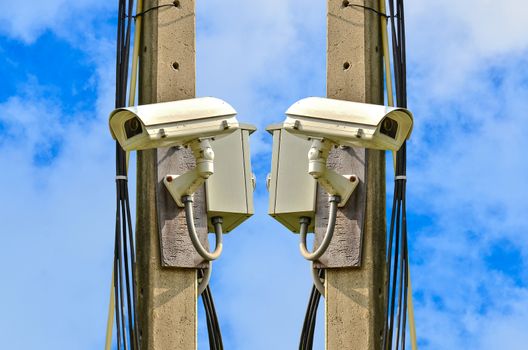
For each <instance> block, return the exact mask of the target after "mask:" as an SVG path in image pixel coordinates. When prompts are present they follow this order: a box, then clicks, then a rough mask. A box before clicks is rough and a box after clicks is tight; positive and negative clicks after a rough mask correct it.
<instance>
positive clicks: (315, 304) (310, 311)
mask: <svg viewBox="0 0 528 350" xmlns="http://www.w3.org/2000/svg"><path fill="white" fill-rule="evenodd" d="M318 275H319V277H320V278H323V279H324V269H319V271H318ZM320 300H321V293H319V290H317V288H316V287H315V285H314V286H313V287H312V292H311V293H310V300H309V301H308V307H307V308H306V315H305V316H304V323H303V328H302V332H301V340H300V342H299V350H312V349H313V341H314V331H315V322H316V320H317V309H318V308H319V302H320Z"/></svg>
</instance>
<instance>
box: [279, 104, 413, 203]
mask: <svg viewBox="0 0 528 350" xmlns="http://www.w3.org/2000/svg"><path fill="white" fill-rule="evenodd" d="M412 125H413V118H412V114H411V112H409V111H408V110H406V109H404V108H393V107H386V106H380V105H373V104H367V103H358V102H351V101H342V100H334V99H329V98H321V97H309V98H305V99H302V100H300V101H298V102H296V103H294V104H293V105H292V106H291V107H290V108H289V109H288V110H287V111H286V120H285V121H284V123H283V125H282V127H283V128H284V129H285V130H286V131H288V132H290V133H292V134H294V135H296V136H298V137H301V138H304V139H307V140H310V141H311V142H312V145H311V148H310V150H309V152H308V160H309V163H308V172H309V173H310V175H312V176H313V177H314V178H315V179H317V181H318V183H319V184H320V185H321V186H322V187H323V188H325V190H326V191H327V192H328V193H329V194H330V195H333V196H336V195H337V196H339V197H340V199H341V202H340V203H339V206H341V207H342V206H344V205H345V204H346V202H347V201H348V199H349V198H350V196H351V195H352V193H353V191H354V189H355V188H356V186H357V185H358V181H359V180H358V178H357V177H356V176H354V175H340V174H337V173H336V172H335V171H333V170H331V169H328V168H327V167H326V161H327V157H328V154H329V152H330V150H331V148H332V147H335V146H338V145H339V146H352V147H364V148H372V149H380V150H392V151H397V150H398V149H399V148H400V147H401V145H402V144H403V143H404V142H405V140H407V139H408V138H409V136H410V134H411V130H412Z"/></svg>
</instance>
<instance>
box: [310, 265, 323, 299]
mask: <svg viewBox="0 0 528 350" xmlns="http://www.w3.org/2000/svg"><path fill="white" fill-rule="evenodd" d="M312 278H313V282H314V286H315V288H316V289H317V291H318V292H319V294H321V295H322V296H323V297H325V286H324V282H323V281H321V277H319V269H316V268H315V266H313V263H312Z"/></svg>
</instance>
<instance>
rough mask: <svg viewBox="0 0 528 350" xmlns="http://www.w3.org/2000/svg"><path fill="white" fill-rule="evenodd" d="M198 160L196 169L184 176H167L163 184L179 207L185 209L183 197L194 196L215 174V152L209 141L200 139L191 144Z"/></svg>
mask: <svg viewBox="0 0 528 350" xmlns="http://www.w3.org/2000/svg"><path fill="white" fill-rule="evenodd" d="M190 147H191V150H192V152H193V154H194V157H195V159H196V167H195V168H194V169H192V170H189V171H188V172H186V173H184V174H182V175H167V176H165V178H164V179H163V183H164V184H165V187H166V188H167V190H169V193H170V194H171V196H172V198H174V200H175V201H176V204H177V205H178V206H179V207H181V208H182V207H184V204H183V202H182V197H183V196H192V195H193V194H194V192H196V190H197V189H198V188H199V187H200V186H202V185H203V183H204V182H205V180H207V179H208V178H209V176H211V175H212V174H213V173H214V163H213V161H214V151H213V148H212V147H211V143H210V141H209V139H200V140H196V141H194V142H192V143H191V144H190Z"/></svg>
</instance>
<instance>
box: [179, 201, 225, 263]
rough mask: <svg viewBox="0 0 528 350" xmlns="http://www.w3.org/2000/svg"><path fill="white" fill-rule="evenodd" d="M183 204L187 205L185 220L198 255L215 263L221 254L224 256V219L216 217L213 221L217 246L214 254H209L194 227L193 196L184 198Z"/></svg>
mask: <svg viewBox="0 0 528 350" xmlns="http://www.w3.org/2000/svg"><path fill="white" fill-rule="evenodd" d="M182 202H183V203H184V205H185V220H186V222H187V230H188V231H189V236H190V237H191V241H192V244H193V246H194V248H195V249H196V251H197V252H198V254H200V256H201V257H202V258H204V259H205V260H207V261H213V260H216V259H218V257H220V254H222V249H223V244H222V236H223V234H222V222H223V220H222V218H221V217H219V216H216V217H214V218H212V219H211V221H212V223H213V226H214V229H215V236H216V246H215V250H214V251H213V252H209V251H207V249H205V248H204V246H203V245H202V243H201V242H200V239H199V238H198V234H197V233H196V227H195V226H194V210H193V198H192V196H183V197H182Z"/></svg>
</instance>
